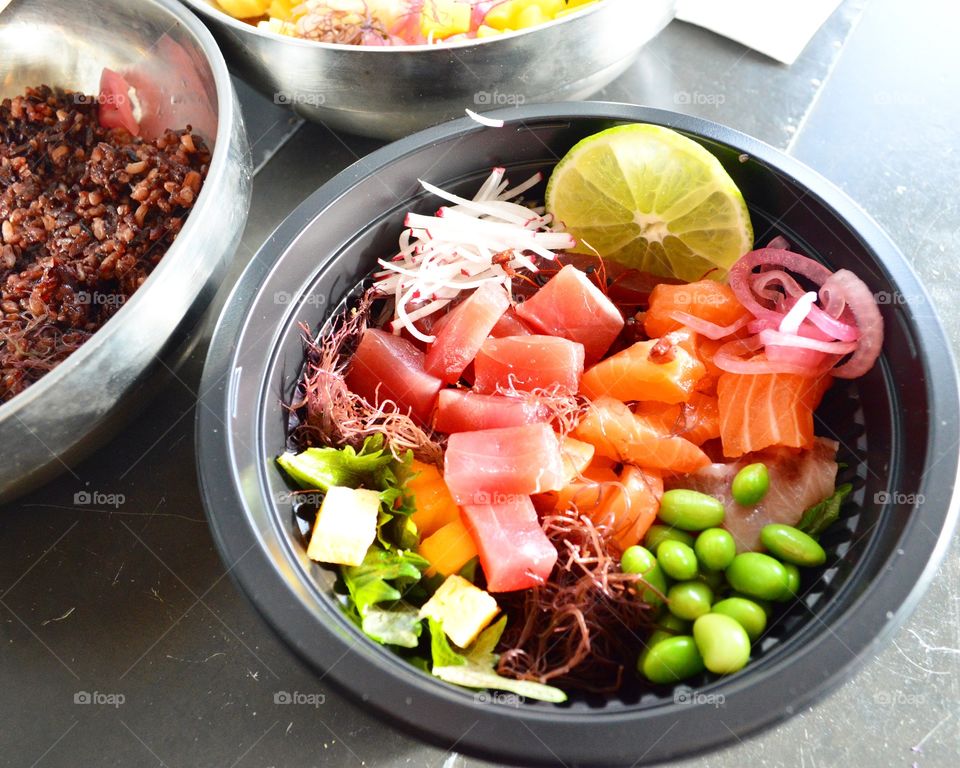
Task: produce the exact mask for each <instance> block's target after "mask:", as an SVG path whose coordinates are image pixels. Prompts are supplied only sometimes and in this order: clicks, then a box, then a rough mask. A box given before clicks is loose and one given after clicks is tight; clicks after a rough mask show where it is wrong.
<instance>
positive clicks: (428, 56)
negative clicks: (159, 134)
mask: <svg viewBox="0 0 960 768" xmlns="http://www.w3.org/2000/svg"><path fill="white" fill-rule="evenodd" d="M183 2H185V3H186V4H187V5H189V6H190V7H191V8H193V9H195V10H196V11H197V12H198V13H200V14H201V15H202V16H203V18H204V19H205V20H206V21H207V23H208V24H209V25H210V28H211V29H212V30H213V33H214V35H216V37H217V40H218V41H219V42H220V44H221V46H222V47H223V50H224V54H225V55H226V57H227V61H228V62H229V63H230V66H231V68H234V69H235V70H236V71H237V73H238V74H239V75H240V76H241V77H243V78H244V79H245V80H247V81H249V82H250V83H251V84H252V85H254V86H255V87H256V88H258V89H259V90H260V91H262V92H263V93H264V94H266V95H267V96H268V97H269V98H272V99H273V100H274V101H275V102H276V103H278V104H286V105H288V106H290V107H291V108H293V110H294V111H296V112H297V113H298V114H300V115H302V116H303V117H305V118H307V119H308V120H313V121H314V122H318V123H324V124H325V125H327V126H329V127H330V128H333V129H336V130H342V131H349V132H352V133H358V134H362V135H365V136H374V137H378V138H384V139H395V138H399V137H401V136H405V135H407V134H409V133H412V132H413V131H416V130H419V129H420V128H425V127H427V126H429V125H434V124H436V123H439V122H441V121H443V120H448V119H450V118H452V117H462V116H463V110H464V109H465V108H470V109H473V110H474V111H479V112H482V111H485V110H489V109H493V108H496V107H507V106H521V105H523V104H531V103H535V102H546V101H559V100H566V99H583V98H586V97H588V96H590V95H591V94H593V93H595V92H596V91H598V90H599V89H600V88H602V87H603V86H605V85H606V84H607V83H609V82H610V81H611V80H613V79H614V78H615V77H617V75H619V74H620V73H622V72H623V71H624V70H625V69H626V68H627V67H628V66H629V65H630V63H631V62H632V61H633V60H634V59H635V58H636V56H637V54H638V53H639V51H640V49H641V48H642V47H643V46H644V45H645V44H646V43H647V41H649V40H650V39H651V38H652V37H653V36H654V35H656V34H657V33H658V32H659V31H660V30H661V29H663V28H664V27H665V26H666V25H667V24H668V23H669V22H670V20H671V19H672V18H673V15H674V5H675V2H676V0H643V2H640V1H639V0H603V2H602V3H599V4H598V5H596V6H593V7H591V8H589V9H585V10H584V11H583V12H582V13H580V14H575V15H572V16H570V17H568V18H565V19H561V20H559V21H553V22H550V23H548V24H545V25H543V26H540V27H536V28H534V29H531V30H528V31H520V32H514V33H509V34H505V35H502V36H500V37H491V38H486V39H484V40H479V41H465V42H459V43H452V44H449V45H446V44H444V45H434V46H426V45H408V46H396V47H383V48H380V47H361V46H351V45H335V44H332V43H316V42H313V41H309V40H298V39H294V38H291V37H286V36H282V35H277V34H274V33H272V32H264V31H261V30H259V29H257V28H256V27H254V26H251V25H250V24H246V23H244V22H242V21H238V20H237V19H234V18H233V17H231V16H229V15H228V14H226V13H224V12H223V11H221V10H220V9H219V7H218V6H217V4H216V2H215V0H183Z"/></svg>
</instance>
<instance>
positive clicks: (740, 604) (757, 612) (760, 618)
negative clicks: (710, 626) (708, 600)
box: [710, 597, 767, 642]
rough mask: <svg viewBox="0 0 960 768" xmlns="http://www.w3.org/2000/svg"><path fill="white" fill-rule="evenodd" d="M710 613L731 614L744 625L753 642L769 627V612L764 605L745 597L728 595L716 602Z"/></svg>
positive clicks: (730, 615)
mask: <svg viewBox="0 0 960 768" xmlns="http://www.w3.org/2000/svg"><path fill="white" fill-rule="evenodd" d="M710 613H721V614H723V615H724V616H729V617H730V618H731V619H733V620H734V621H735V622H737V624H739V625H740V626H741V627H743V629H744V631H745V632H746V633H747V637H749V638H750V640H751V642H756V640H757V639H758V638H759V637H760V635H762V634H763V630H765V629H766V628H767V613H766V611H764V610H763V606H761V605H759V604H758V603H756V602H754V601H753V600H749V599H747V598H745V597H728V598H727V599H726V600H721V601H720V602H718V603H714V604H713V606H712V607H711V608H710Z"/></svg>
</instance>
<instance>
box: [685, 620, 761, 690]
mask: <svg viewBox="0 0 960 768" xmlns="http://www.w3.org/2000/svg"><path fill="white" fill-rule="evenodd" d="M693 639H694V642H696V644H697V650H698V651H700V656H701V657H702V658H703V664H704V666H705V667H706V668H707V669H709V670H710V671H711V672H715V673H716V674H718V675H729V674H730V673H731V672H736V671H737V670H739V669H743V668H744V667H745V666H746V664H747V662H748V661H750V638H749V637H748V636H747V632H746V630H745V629H744V628H743V627H741V626H740V624H739V623H738V622H737V621H736V620H735V619H732V618H730V617H729V616H725V615H724V614H722V613H707V614H704V615H703V616H701V617H700V618H699V619H697V620H696V621H695V622H694V623H693Z"/></svg>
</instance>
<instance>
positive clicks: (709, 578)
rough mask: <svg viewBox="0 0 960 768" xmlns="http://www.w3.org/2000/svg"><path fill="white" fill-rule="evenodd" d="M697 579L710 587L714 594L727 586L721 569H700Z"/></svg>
mask: <svg viewBox="0 0 960 768" xmlns="http://www.w3.org/2000/svg"><path fill="white" fill-rule="evenodd" d="M697 580H698V581H702V582H703V583H704V584H706V585H707V586H708V587H710V589H712V590H713V594H714V595H716V594H717V593H718V592H720V590H722V589H723V588H724V587H725V586H727V580H726V579H725V578H724V575H723V571H701V572H700V575H699V576H698V577H697Z"/></svg>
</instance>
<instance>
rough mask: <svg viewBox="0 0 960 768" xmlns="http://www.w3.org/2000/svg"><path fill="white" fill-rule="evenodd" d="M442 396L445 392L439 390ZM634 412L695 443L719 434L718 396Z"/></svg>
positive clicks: (637, 408) (648, 405) (644, 405)
mask: <svg viewBox="0 0 960 768" xmlns="http://www.w3.org/2000/svg"><path fill="white" fill-rule="evenodd" d="M440 395H441V397H442V396H443V393H442V392H441V393H440ZM634 413H636V414H637V415H638V416H643V417H645V418H646V419H647V420H649V422H650V423H651V424H653V425H654V427H655V428H656V429H658V430H659V431H661V432H665V433H666V434H668V435H677V436H678V437H682V438H683V439H684V440H689V441H690V442H691V443H693V444H694V445H703V444H704V443H705V442H706V441H707V440H713V439H714V438H717V437H720V406H719V404H718V402H717V398H716V397H714V396H712V395H708V394H704V393H703V392H694V393H693V394H692V395H690V400H689V401H687V402H686V403H676V404H674V405H670V404H668V403H654V402H643V403H637V404H636V406H635V407H634Z"/></svg>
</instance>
